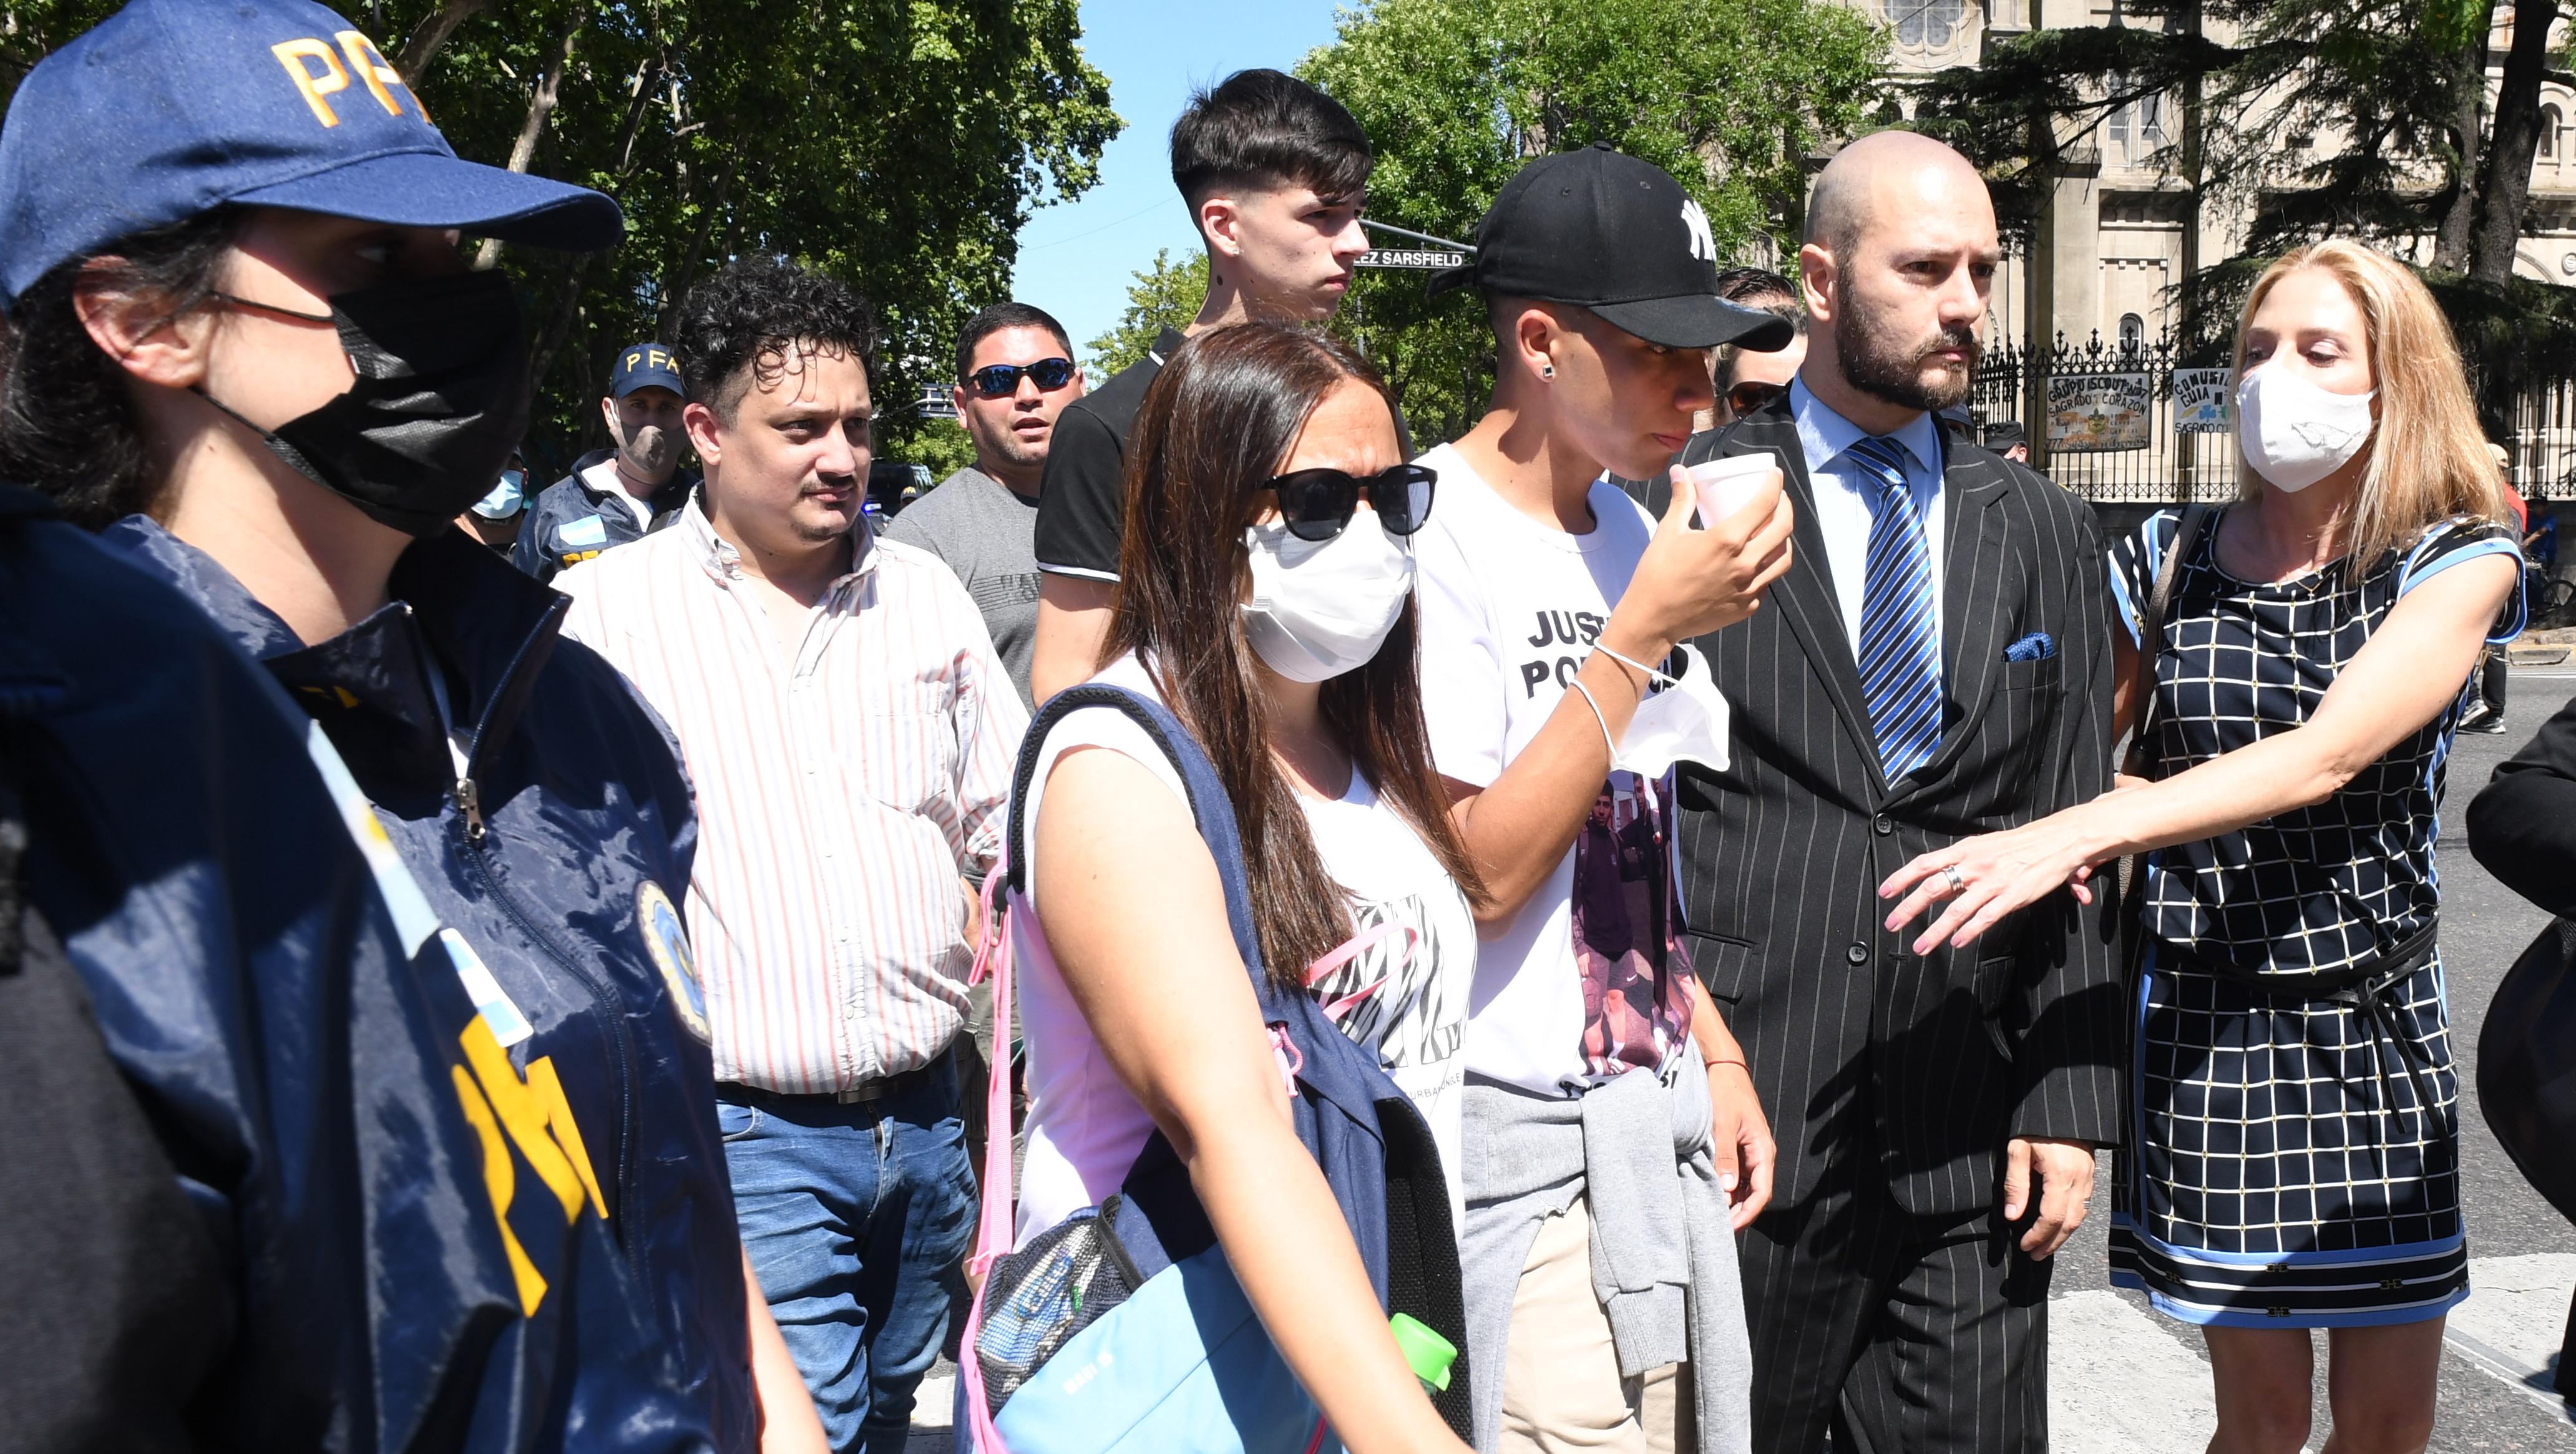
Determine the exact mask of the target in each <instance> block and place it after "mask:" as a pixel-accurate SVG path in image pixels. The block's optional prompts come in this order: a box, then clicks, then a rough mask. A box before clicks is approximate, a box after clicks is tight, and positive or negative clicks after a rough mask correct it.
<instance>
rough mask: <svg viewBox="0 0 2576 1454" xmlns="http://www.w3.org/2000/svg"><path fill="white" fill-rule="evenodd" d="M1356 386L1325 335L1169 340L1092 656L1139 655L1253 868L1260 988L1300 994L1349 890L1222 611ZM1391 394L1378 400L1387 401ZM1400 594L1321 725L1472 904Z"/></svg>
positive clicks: (1340, 933) (1342, 931)
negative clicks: (1108, 618)
mask: <svg viewBox="0 0 2576 1454" xmlns="http://www.w3.org/2000/svg"><path fill="white" fill-rule="evenodd" d="M1352 381H1356V382H1359V383H1362V384H1365V385H1367V386H1368V387H1369V388H1371V389H1374V390H1376V391H1377V394H1378V397H1380V398H1382V399H1383V398H1386V385H1385V384H1384V383H1383V382H1382V381H1381V380H1380V379H1379V378H1378V375H1377V371H1376V370H1375V369H1373V368H1371V367H1369V364H1368V361H1367V360H1366V359H1363V358H1361V357H1360V356H1359V355H1357V354H1355V353H1353V352H1351V351H1350V350H1349V349H1348V348H1346V347H1344V346H1343V345H1342V344H1340V343H1338V342H1336V341H1334V340H1333V339H1332V338H1331V337H1330V336H1328V335H1326V334H1324V333H1321V332H1316V331H1310V330H1308V329H1304V328H1296V327H1291V326H1288V325H1285V324H1277V323H1245V324H1239V325H1236V326H1234V327H1230V328H1221V329H1217V330H1215V331H1213V332H1209V333H1203V334H1200V335H1199V336H1198V337H1196V338H1193V339H1191V340H1190V341H1189V342H1188V343H1187V344H1185V345H1183V346H1182V348H1181V349H1180V351H1179V352H1177V353H1175V354H1173V355H1172V357H1171V360H1170V361H1169V362H1168V363H1166V364H1165V365H1164V366H1163V371H1162V373H1161V374H1160V375H1159V376H1157V377H1156V378H1155V380H1154V383H1153V385H1152V387H1150V388H1148V389H1147V390H1146V391H1145V399H1144V403H1143V405H1142V406H1141V407H1140V409H1139V410H1138V412H1137V415H1136V426H1135V429H1134V431H1133V432H1132V433H1130V434H1129V436H1128V452H1127V481H1126V487H1127V533H1126V537H1125V538H1124V539H1123V540H1122V541H1121V542H1120V545H1119V553H1118V607H1117V612H1116V615H1115V617H1114V618H1113V620H1112V622H1111V625H1110V628H1109V639H1108V641H1107V643H1106V644H1105V645H1104V646H1103V648H1102V654H1103V655H1104V656H1105V657H1109V658H1115V657H1117V656H1120V655H1122V654H1124V653H1126V652H1130V651H1133V652H1136V653H1138V654H1139V655H1140V656H1141V657H1142V658H1143V660H1144V662H1145V664H1146V668H1147V669H1148V670H1149V671H1151V672H1152V673H1153V676H1154V682H1155V685H1156V686H1157V687H1159V688H1160V689H1161V690H1162V693H1163V697H1164V700H1165V701H1167V702H1169V703H1170V704H1171V707H1172V710H1173V711H1175V712H1176V713H1178V714H1179V715H1180V718H1181V720H1182V721H1183V722H1186V723H1187V724H1189V727H1190V730H1191V731H1192V732H1194V733H1196V734H1197V735H1198V739H1199V743H1200V745H1201V746H1202V747H1204V748H1206V750H1207V754H1208V757H1209V758H1210V759H1211V760H1212V761H1213V762H1214V763H1215V764H1216V771H1217V776H1218V778H1219V779H1221V780H1222V781H1223V782H1224V783H1225V790H1226V796H1227V797H1228V798H1230V799H1231V800H1232V801H1233V804H1234V820H1235V826H1236V830H1237V833H1238V834H1239V836H1240V837H1241V839H1242V845H1243V861H1244V862H1245V863H1246V864H1247V865H1249V866H1250V867H1251V869H1252V872H1251V874H1250V878H1251V884H1250V888H1251V893H1252V918H1253V923H1254V926H1255V928H1256V931H1257V935H1258V939H1259V942H1260V945H1261V957H1262V959H1263V960H1264V961H1265V963H1266V964H1267V965H1268V969H1269V974H1270V977H1271V980H1272V982H1273V983H1275V984H1278V985H1279V986H1281V987H1282V988H1290V989H1294V988H1301V987H1302V984H1303V980H1304V975H1305V969H1306V966H1307V965H1309V964H1311V963H1313V962H1314V961H1315V960H1316V959H1318V958H1320V957H1321V956H1323V955H1324V954H1326V953H1328V952H1330V951H1331V950H1332V949H1333V947H1334V946H1336V945H1338V944H1340V943H1341V942H1342V941H1343V940H1345V939H1348V938H1349V937H1350V936H1351V933H1352V930H1353V921H1352V918H1351V912H1350V904H1349V900H1348V896H1347V895H1346V893H1345V892H1344V890H1343V889H1342V888H1341V886H1340V885H1338V884H1336V883H1335V882H1333V879H1332V876H1331V875H1330V874H1328V873H1326V872H1325V871H1324V863H1323V859H1322V857H1321V856H1320V855H1318V854H1317V853H1316V851H1315V840H1314V838H1313V837H1312V836H1311V835H1310V834H1309V833H1308V832H1307V831H1306V815H1305V813H1304V811H1303V810H1302V809H1300V808H1299V807H1298V805H1297V789H1296V786H1295V784H1293V783H1291V782H1290V781H1289V778H1288V774H1287V773H1286V772H1285V771H1284V770H1282V769H1281V767H1280V765H1279V762H1278V760H1277V759H1276V758H1275V757H1273V756H1272V755H1271V751H1270V716H1269V711H1268V709H1267V706H1266V704H1265V702H1264V698H1263V692H1262V686H1261V679H1260V677H1259V675H1258V674H1257V672H1256V671H1255V666H1254V663H1255V658H1254V656H1253V652H1252V647H1251V645H1250V643H1249V642H1247V641H1246V640H1245V638H1244V634H1243V614H1242V612H1241V611H1240V610H1238V609H1237V606H1238V603H1240V602H1241V601H1243V600H1244V599H1245V598H1246V596H1247V594H1248V592H1249V591H1250V589H1251V584H1252V565H1251V558H1250V551H1249V549H1248V547H1247V546H1246V545H1245V543H1244V531H1245V529H1246V528H1247V527H1248V526H1250V525H1251V523H1252V520H1253V515H1254V511H1255V507H1256V505H1257V503H1258V497H1259V491H1260V490H1261V488H1262V486H1263V485H1264V484H1265V483H1266V482H1267V481H1268V480H1269V479H1270V478H1271V476H1273V475H1275V474H1277V473H1278V472H1279V467H1280V465H1281V464H1282V463H1284V462H1285V461H1286V459H1287V457H1288V451H1289V448H1290V446H1291V445H1293V444H1295V443H1296V440H1297V434H1298V431H1299V430H1301V429H1303V428H1304V427H1305V423H1306V418H1307V416H1308V415H1310V414H1312V413H1313V412H1314V411H1315V407H1316V406H1317V405H1318V404H1321V403H1322V402H1323V401H1324V398H1325V396H1327V395H1329V394H1331V393H1332V392H1333V391H1334V390H1335V389H1337V388H1339V387H1341V386H1342V385H1343V384H1345V383H1347V382H1352ZM1394 407H1395V406H1394V403H1393V401H1392V400H1390V401H1389V402H1388V405H1387V408H1388V411H1389V413H1390V414H1391V413H1392V412H1393V411H1394ZM1417 640H1418V635H1417V632H1416V630H1415V626H1414V605H1413V602H1411V601H1409V600H1408V601H1406V602H1405V604H1404V610H1403V612H1402V614H1400V615H1399V616H1398V617H1397V618H1396V623H1395V629H1394V630H1392V631H1390V632H1388V633H1387V638H1386V641H1385V643H1384V644H1383V645H1381V646H1379V647H1378V651H1377V655H1376V656H1375V657H1372V658H1371V659H1370V660H1369V662H1368V664H1367V665H1365V666H1362V667H1359V668H1357V669H1355V670H1352V671H1348V672H1344V673H1343V674H1342V675H1340V676H1337V677H1334V678H1332V679H1331V680H1329V681H1327V682H1325V683H1324V684H1323V688H1322V702H1321V706H1322V711H1323V716H1324V720H1325V721H1326V722H1327V723H1329V724H1330V725H1331V726H1332V728H1333V730H1334V731H1335V732H1336V733H1338V734H1339V735H1340V737H1341V739H1342V742H1343V743H1344V745H1346V746H1347V747H1348V748H1349V749H1350V754H1351V763H1352V770H1353V771H1355V772H1358V773H1361V774H1363V775H1364V776H1366V777H1367V779H1368V781H1369V784H1370V786H1372V787H1374V788H1375V789H1376V790H1377V792H1378V795H1379V796H1380V797H1381V798H1384V799H1385V800H1386V801H1387V803H1388V804H1390V805H1391V806H1392V807H1393V808H1394V809H1395V811H1396V813H1397V814H1398V815H1399V816H1400V817H1402V818H1403V819H1404V820H1405V821H1406V822H1407V823H1410V824H1411V825H1412V826H1413V829H1414V831H1415V832H1417V833H1419V834H1421V835H1422V841H1423V842H1424V843H1425V844H1426V845H1428V846H1429V847H1430V849H1431V853H1432V856H1433V857H1434V858H1437V859H1438V860H1439V861H1440V865H1441V866H1442V867H1443V868H1445V869H1447V870H1448V871H1449V876H1450V877H1451V878H1453V879H1455V880H1457V882H1458V886H1459V888H1460V889H1462V890H1463V891H1464V892H1465V893H1466V895H1467V897H1468V899H1469V901H1470V902H1477V903H1481V902H1483V901H1484V897H1485V891H1484V884H1483V880H1481V879H1480V878H1479V877H1478V876H1477V874H1476V869H1475V865H1474V864H1473V863H1472V862H1471V861H1470V860H1469V859H1468V856H1467V846H1466V844H1465V843H1464V842H1462V841H1461V840H1460V839H1459V837H1458V830H1457V827H1456V825H1455V824H1454V823H1452V822H1451V821H1450V818H1449V796H1448V794H1447V793H1446V792H1444V791H1443V790H1442V789H1441V786H1440V775H1439V773H1438V772H1437V771H1435V770H1434V769H1433V767H1432V765H1431V735H1430V732H1429V730H1428V729H1427V728H1426V727H1425V726H1424V724H1423V718H1422V688H1421V679H1420V674H1419V671H1418V669H1417V663H1416V660H1415V649H1416V642H1417Z"/></svg>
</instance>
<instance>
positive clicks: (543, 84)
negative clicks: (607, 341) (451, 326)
mask: <svg viewBox="0 0 2576 1454" xmlns="http://www.w3.org/2000/svg"><path fill="white" fill-rule="evenodd" d="M580 39H581V21H580V20H579V19H578V18H576V19H575V20H574V21H573V23H572V26H571V28H570V29H568V30H566V31H565V32H564V38H563V45H562V47H561V48H560V49H559V50H558V52H557V53H556V55H555V68H554V69H553V70H551V71H548V72H546V73H545V74H544V75H542V76H539V77H537V89H536V94H534V95H532V96H530V97H529V98H528V119H527V120H525V121H523V122H520V123H519V139H518V140H517V141H516V142H513V143H512V144H511V146H510V170H511V171H514V172H520V173H525V172H526V171H527V170H528V166H529V164H530V163H531V162H534V161H535V160H536V158H537V142H538V140H539V139H540V138H542V137H543V136H544V135H545V134H546V118H547V117H549V116H552V115H554V114H555V102H556V101H557V100H558V99H560V98H561V97H562V95H563V80H564V73H565V72H566V71H569V70H571V69H572V51H573V45H574V43H575V42H576V41H578V40H580ZM500 261H501V239H499V238H497V237H487V238H485V239H483V245H482V246H481V247H480V248H477V249H476V250H475V253H474V270H475V271H476V272H482V271H484V270H486V269H488V268H492V267H496V266H498V265H499V264H500Z"/></svg>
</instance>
